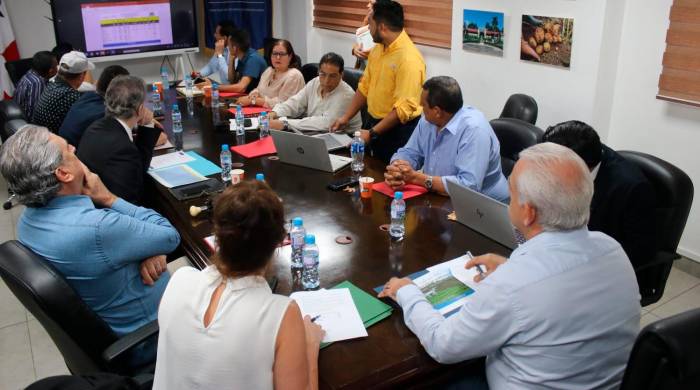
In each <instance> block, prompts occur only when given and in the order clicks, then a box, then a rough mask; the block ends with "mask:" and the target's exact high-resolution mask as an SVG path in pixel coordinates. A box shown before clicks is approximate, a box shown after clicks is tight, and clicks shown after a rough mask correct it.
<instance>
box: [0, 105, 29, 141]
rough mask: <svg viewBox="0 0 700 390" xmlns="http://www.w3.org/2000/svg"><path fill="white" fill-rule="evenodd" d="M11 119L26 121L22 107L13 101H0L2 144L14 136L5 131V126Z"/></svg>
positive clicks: (0, 136)
mask: <svg viewBox="0 0 700 390" xmlns="http://www.w3.org/2000/svg"><path fill="white" fill-rule="evenodd" d="M13 119H26V118H24V111H22V107H20V106H19V104H17V102H15V101H14V100H3V101H0V139H2V141H3V142H5V140H6V139H7V138H9V137H10V136H11V135H12V134H14V133H7V132H6V131H5V124H6V123H7V122H9V121H11V120H13Z"/></svg>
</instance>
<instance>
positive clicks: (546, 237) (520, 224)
mask: <svg viewBox="0 0 700 390" xmlns="http://www.w3.org/2000/svg"><path fill="white" fill-rule="evenodd" d="M592 196H593V180H592V179H591V175H590V173H589V172H588V167H586V164H585V163H584V162H583V160H581V158H580V157H578V156H577V155H576V154H575V153H574V152H572V151H571V150H570V149H568V148H565V147H563V146H561V145H557V144H553V143H544V144H538V145H535V146H532V147H530V148H528V149H525V150H524V151H523V152H521V153H520V159H519V160H518V162H517V163H516V164H515V168H514V169H513V174H512V175H511V176H510V206H509V209H508V211H509V215H510V220H511V223H512V224H513V226H515V227H516V228H517V229H518V230H519V231H521V232H522V233H523V235H524V236H525V238H526V240H527V241H526V242H525V243H524V244H522V245H520V246H519V247H518V248H516V249H515V250H514V251H513V253H511V255H510V257H509V258H508V259H507V260H506V259H505V258H504V257H501V256H498V255H494V254H488V255H484V256H479V257H476V258H474V259H471V260H470V261H469V262H467V263H466V264H465V267H466V268H473V267H474V266H476V265H479V266H485V267H486V272H485V277H483V278H482V276H481V275H477V276H476V277H475V280H474V282H475V283H476V285H475V288H474V293H473V294H471V295H470V296H469V297H467V300H466V301H465V303H464V305H462V307H460V308H459V311H458V312H457V313H455V314H453V315H452V316H450V317H447V318H445V317H443V315H442V314H440V313H439V312H438V311H437V310H435V309H434V308H433V305H432V304H431V303H430V302H429V301H428V300H427V299H426V297H425V296H424V295H423V293H422V292H421V290H420V289H418V287H417V286H416V285H414V284H413V283H412V282H411V280H410V279H407V278H403V279H398V278H392V279H391V280H389V282H387V283H386V285H385V287H384V290H383V291H382V292H381V293H380V294H379V296H380V297H390V298H392V299H394V300H396V301H397V302H398V303H399V305H400V306H401V307H402V308H403V311H404V313H403V318H404V322H405V323H406V326H408V328H409V329H411V331H413V333H415V334H416V336H418V339H419V340H420V342H421V344H422V345H423V347H425V350H426V352H428V354H429V355H430V356H432V357H433V358H434V359H435V360H437V361H438V362H440V363H444V364H451V363H456V362H460V361H464V360H469V359H474V358H477V357H481V356H486V374H485V378H484V376H483V375H475V376H473V377H469V378H466V377H465V378H463V382H462V383H458V384H456V385H461V386H458V388H468V389H471V388H477V389H482V388H487V387H485V386H486V383H484V382H485V381H486V380H488V388H491V389H494V390H500V389H528V388H536V387H547V388H553V389H613V388H617V387H619V385H620V382H621V381H622V377H623V374H624V372H625V367H626V366H627V359H628V358H629V355H630V352H631V351H632V346H633V345H634V341H635V339H636V337H637V333H639V319H640V315H641V307H640V305H639V289H638V288H637V281H636V280H635V276H634V270H633V269H632V266H631V265H630V262H629V260H628V259H627V255H625V252H624V250H623V249H622V247H621V246H620V244H618V243H617V242H616V241H615V240H613V239H612V238H610V237H609V236H607V235H605V234H603V233H600V232H591V231H589V230H588V228H587V227H586V224H587V223H588V206H589V205H590V203H591V197H592Z"/></svg>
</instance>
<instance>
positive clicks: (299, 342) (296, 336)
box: [272, 301, 322, 390]
mask: <svg viewBox="0 0 700 390" xmlns="http://www.w3.org/2000/svg"><path fill="white" fill-rule="evenodd" d="M309 322H310V321H309ZM309 325H311V326H315V327H318V325H315V324H312V323H310V324H309ZM309 325H305V323H304V320H302V318H301V311H300V310H299V306H298V305H297V304H296V302H294V301H292V302H291V303H290V304H289V306H288V307H287V311H286V313H285V314H284V317H283V318H282V322H281V323H280V327H279V331H278V332H277V340H276V342H275V362H274V365H273V367H272V377H273V384H274V388H275V389H276V390H281V389H312V390H315V389H318V349H319V342H320V339H319V337H318V329H316V332H314V328H313V327H311V326H309ZM305 327H310V329H309V330H307V329H305ZM319 328H320V327H319ZM321 337H322V336H321Z"/></svg>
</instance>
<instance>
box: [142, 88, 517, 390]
mask: <svg viewBox="0 0 700 390" xmlns="http://www.w3.org/2000/svg"><path fill="white" fill-rule="evenodd" d="M165 96H166V102H168V103H169V104H165V107H170V106H171V104H172V102H174V101H177V102H178V104H179V105H180V109H181V112H182V116H183V126H184V137H183V142H184V150H185V151H189V150H193V151H195V152H197V153H199V154H200V155H202V156H204V157H205V158H207V159H209V160H210V161H212V162H215V163H218V161H219V152H220V150H221V144H224V143H227V144H229V145H235V144H236V141H235V139H236V137H235V134H234V133H233V132H230V131H229V130H228V128H229V127H228V118H230V117H231V115H230V114H229V113H228V112H227V111H226V108H224V107H222V108H220V109H219V110H218V113H217V112H216V111H217V110H214V111H212V109H211V108H209V107H207V106H206V105H205V104H203V100H202V99H201V98H198V99H196V100H195V112H194V115H193V116H189V115H188V113H187V109H186V104H185V100H184V99H183V98H181V97H177V98H176V94H175V91H174V90H170V91H166V94H165ZM168 114H169V111H168V112H166V115H165V116H166V119H165V120H164V121H163V124H164V127H165V128H166V131H167V132H168V135H169V137H170V139H171V140H172V139H173V138H172V132H171V130H170V129H171V121H170V119H169V115H168ZM215 122H216V123H215ZM246 137H247V141H253V140H256V139H257V137H258V135H257V132H247V134H246ZM346 153H347V151H346ZM233 162H234V163H242V164H243V167H242V168H241V169H244V170H245V179H246V180H254V178H255V174H256V173H264V174H265V180H266V181H267V183H268V184H269V185H270V186H271V187H272V189H273V190H275V191H276V192H277V194H278V195H279V196H280V198H281V199H282V202H283V204H284V208H285V217H286V219H291V218H293V217H302V218H303V220H304V227H305V228H306V231H307V232H308V233H312V234H315V235H316V243H317V244H318V247H319V251H320V281H321V286H320V287H321V288H330V287H332V286H335V285H336V284H338V283H340V282H343V281H346V280H349V281H351V282H352V283H354V284H355V285H356V286H358V287H360V288H361V289H363V290H365V291H367V292H369V293H371V294H374V292H373V288H374V287H377V286H379V285H382V284H384V283H385V282H386V281H387V280H388V279H389V278H391V277H392V276H406V275H408V274H411V273H413V272H416V271H420V270H423V269H425V268H427V267H429V266H431V265H434V264H437V263H440V262H443V261H446V260H450V259H453V258H456V257H459V256H461V255H463V254H464V253H465V251H467V250H469V251H471V252H472V253H473V254H474V255H479V254H483V253H487V252H493V253H500V254H503V255H507V254H508V253H509V252H510V251H509V250H508V249H507V248H506V247H503V246H501V245H500V244H498V243H496V242H495V241H493V240H491V239H489V238H487V237H485V236H482V235H480V234H479V233H477V232H475V231H472V230H470V229H469V228H467V227H465V226H463V225H461V224H459V223H457V222H454V221H450V220H449V219H448V214H449V213H450V212H451V211H452V207H451V204H450V200H449V198H448V197H444V196H440V195H436V194H432V193H430V194H425V195H421V196H419V197H416V198H412V199H409V200H407V202H406V205H407V210H406V235H405V238H404V239H403V240H402V241H399V242H395V241H392V240H390V237H389V234H388V232H385V231H383V230H380V226H381V225H384V224H388V223H389V207H390V203H391V199H390V198H389V197H387V196H385V195H383V194H381V193H378V192H376V191H375V192H374V193H373V195H372V197H371V198H370V199H363V198H361V197H360V194H359V191H355V192H346V191H338V192H333V191H330V190H328V189H327V188H326V186H327V184H328V183H329V182H331V181H333V180H336V179H338V178H342V177H344V176H348V175H350V174H351V172H350V170H349V167H348V168H345V169H343V170H340V171H339V172H337V173H336V174H332V173H327V172H322V171H316V170H312V169H309V168H303V167H299V166H294V165H289V164H285V163H282V162H280V161H279V160H276V159H275V158H274V157H272V158H271V157H270V156H262V157H258V158H252V159H245V158H243V157H241V156H239V155H238V154H236V153H233ZM383 172H384V164H383V163H382V162H380V161H378V160H376V159H374V158H371V157H366V158H365V170H364V173H363V175H364V176H371V177H373V178H374V179H375V180H376V181H377V182H378V181H381V180H383ZM148 185H149V186H150V187H151V188H150V190H149V191H148V192H149V193H150V198H149V200H148V205H149V206H151V207H153V208H154V209H156V210H158V211H159V212H160V213H162V214H163V215H164V216H165V217H167V218H168V219H169V220H170V222H171V223H172V224H173V225H174V226H175V227H176V228H177V230H178V231H179V232H180V236H181V240H182V241H181V249H182V251H183V252H184V254H186V255H187V257H188V258H189V259H190V260H191V261H192V262H193V263H194V264H195V265H196V266H197V267H199V268H203V267H205V266H207V265H208V264H209V263H210V260H209V258H210V256H211V255H212V252H211V249H210V248H209V246H208V245H207V244H206V243H205V241H204V238H205V237H207V236H209V235H211V234H212V231H213V227H212V223H211V221H210V213H203V214H201V215H199V216H197V217H195V218H193V217H191V216H190V214H189V208H190V206H192V205H197V206H201V205H202V204H204V202H205V200H206V198H204V197H201V198H197V199H192V200H188V201H178V200H176V199H175V198H174V197H173V196H172V195H171V194H170V192H169V191H168V190H167V189H166V188H165V187H163V186H161V185H159V184H157V183H156V182H155V181H154V180H151V181H150V182H149V184H148ZM342 236H348V237H350V238H351V239H352V242H351V243H350V244H338V243H336V238H337V237H342ZM290 253H291V249H290V246H289V245H287V246H284V247H281V248H279V249H278V250H277V253H276V254H275V257H274V259H273V260H272V262H271V266H270V267H269V269H268V275H267V276H268V278H272V277H276V278H277V279H278V281H279V284H278V286H277V289H276V292H277V293H279V294H283V295H289V294H290V293H292V292H293V291H298V290H301V289H302V287H301V285H300V283H299V280H298V277H296V276H293V275H292V272H291V268H290ZM367 331H368V334H369V337H365V338H361V339H354V340H346V341H341V342H336V343H333V344H331V345H330V346H328V347H326V348H324V349H322V350H321V352H320V355H319V384H320V387H321V388H324V389H325V388H327V389H369V388H389V387H398V386H401V387H430V386H431V385H434V384H437V383H440V382H442V381H444V380H445V379H447V378H450V377H451V376H454V375H455V374H459V373H461V372H466V371H467V370H469V369H473V368H474V367H475V366H476V365H478V364H481V363H483V361H478V360H472V361H466V362H462V363H460V364H456V365H442V364H438V363H437V362H435V361H434V360H433V359H432V358H431V357H430V356H429V355H428V354H427V353H426V352H425V350H424V349H423V347H422V346H421V344H420V342H419V340H418V339H417V338H416V337H415V335H414V334H413V333H412V332H411V331H410V330H409V329H408V328H407V327H406V325H405V324H404V322H403V316H402V311H401V310H400V308H398V307H396V308H395V309H394V311H393V313H392V315H391V316H390V317H389V318H387V319H385V320H383V321H381V322H379V323H377V324H375V325H373V326H371V327H370V328H369V329H367ZM232 380H235V379H234V378H232Z"/></svg>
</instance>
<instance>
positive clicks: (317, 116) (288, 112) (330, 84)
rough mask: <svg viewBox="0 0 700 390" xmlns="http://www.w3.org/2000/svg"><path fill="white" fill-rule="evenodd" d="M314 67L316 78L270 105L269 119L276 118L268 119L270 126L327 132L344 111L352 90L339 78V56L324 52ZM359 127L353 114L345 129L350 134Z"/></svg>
mask: <svg viewBox="0 0 700 390" xmlns="http://www.w3.org/2000/svg"><path fill="white" fill-rule="evenodd" d="M318 66H319V68H318V77H316V78H314V79H313V80H311V81H309V82H308V84H306V86H305V87H304V88H303V89H302V90H301V91H299V93H297V94H296V95H294V96H292V97H291V98H289V99H287V101H285V102H283V103H279V104H277V105H275V106H274V107H273V108H272V112H271V113H270V115H271V118H278V119H273V120H271V121H270V128H271V129H275V130H284V129H293V130H299V131H303V132H310V133H320V132H328V131H329V129H330V127H331V125H332V124H333V122H335V120H336V119H338V118H339V117H341V116H342V115H343V114H344V113H345V108H346V107H347V106H348V104H350V102H351V101H352V99H353V97H354V96H355V91H353V90H352V88H351V87H350V86H349V85H348V83H346V82H345V81H343V69H344V67H345V65H344V62H343V57H341V56H339V55H338V54H335V53H326V54H324V55H323V57H321V61H320V62H319V65H318ZM279 118H281V119H279ZM361 127H362V118H361V117H360V113H357V114H355V116H354V117H353V118H352V120H351V121H350V123H348V126H347V128H346V129H345V130H346V131H347V132H348V134H354V133H355V131H357V130H360V128H361Z"/></svg>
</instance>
